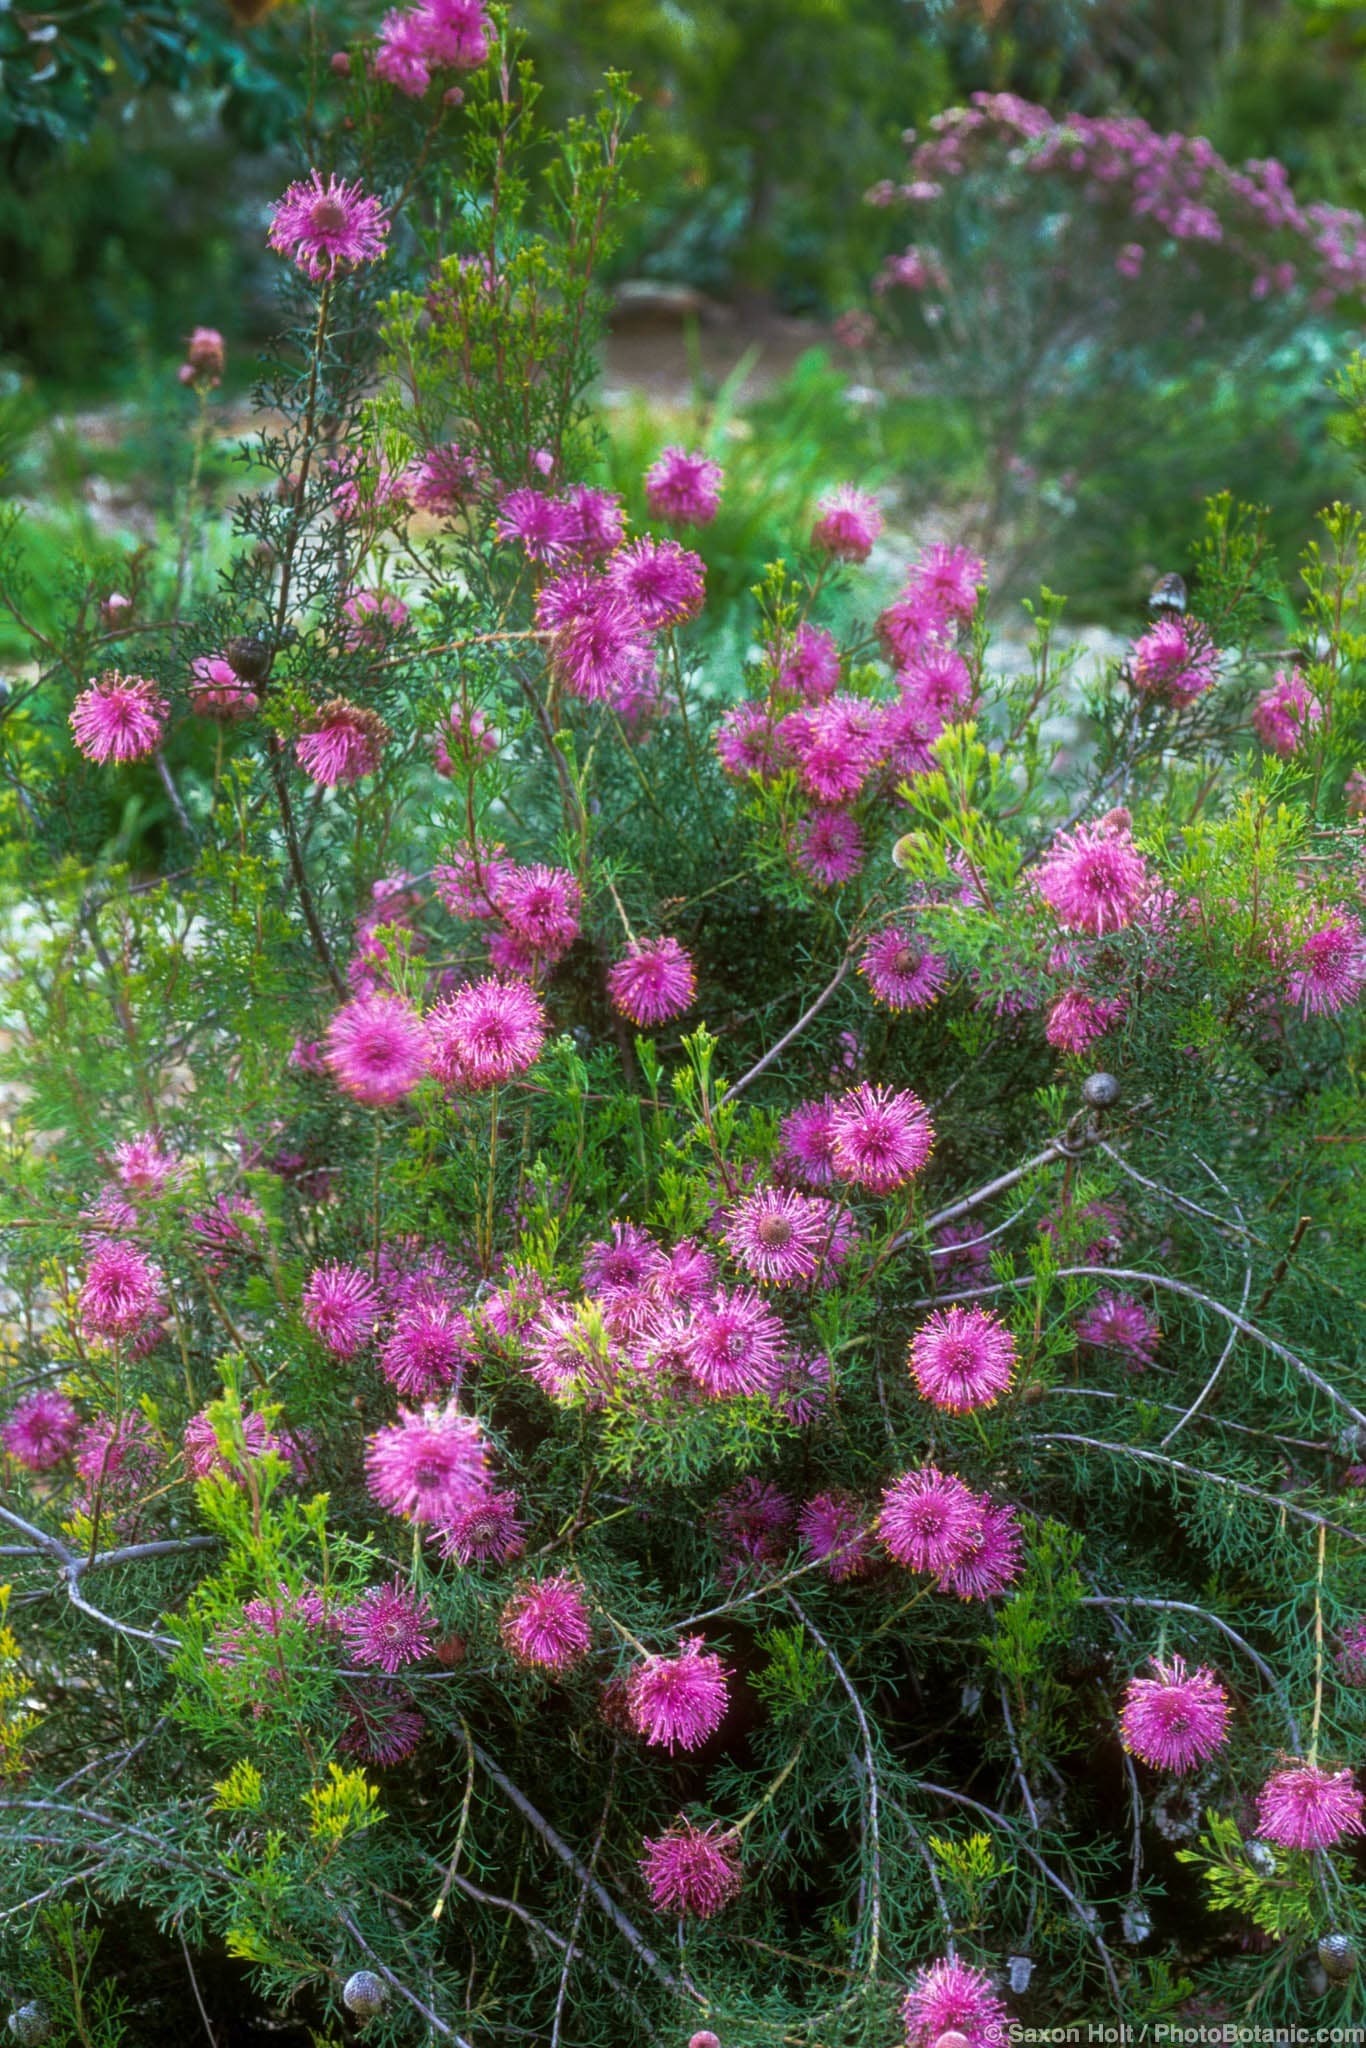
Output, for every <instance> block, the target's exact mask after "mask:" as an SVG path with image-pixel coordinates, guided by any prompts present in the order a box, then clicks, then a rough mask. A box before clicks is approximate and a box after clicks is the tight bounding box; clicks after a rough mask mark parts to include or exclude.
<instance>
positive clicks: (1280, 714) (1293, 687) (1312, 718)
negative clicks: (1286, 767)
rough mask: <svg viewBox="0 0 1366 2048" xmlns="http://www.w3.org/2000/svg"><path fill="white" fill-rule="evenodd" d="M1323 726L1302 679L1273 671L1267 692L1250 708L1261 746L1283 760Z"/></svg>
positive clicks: (1318, 706)
mask: <svg viewBox="0 0 1366 2048" xmlns="http://www.w3.org/2000/svg"><path fill="white" fill-rule="evenodd" d="M1322 723H1323V706H1322V704H1320V702H1319V700H1318V698H1317V697H1316V696H1315V695H1314V693H1313V691H1312V690H1311V689H1310V687H1309V685H1308V683H1306V681H1305V680H1304V677H1303V676H1302V675H1298V674H1297V673H1296V672H1295V671H1294V670H1291V671H1290V672H1289V673H1287V671H1286V670H1285V669H1283V668H1278V669H1277V671H1276V676H1275V680H1274V682H1273V683H1272V685H1271V688H1270V689H1269V690H1263V691H1262V694H1261V696H1260V697H1259V698H1258V699H1257V702H1256V703H1255V704H1254V705H1253V707H1252V724H1253V729H1254V730H1255V732H1256V734H1257V737H1258V739H1259V740H1260V741H1261V743H1262V745H1263V746H1264V747H1266V748H1268V749H1269V750H1270V752H1271V753H1273V754H1279V755H1280V756H1281V758H1282V759H1283V760H1285V759H1288V758H1289V757H1290V755H1292V754H1298V752H1299V750H1300V748H1301V747H1302V746H1303V745H1304V743H1305V740H1306V739H1307V738H1308V736H1309V734H1310V732H1311V731H1312V730H1313V728H1314V727H1315V726H1316V725H1321V724H1322Z"/></svg>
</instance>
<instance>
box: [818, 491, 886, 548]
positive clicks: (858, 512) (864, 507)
mask: <svg viewBox="0 0 1366 2048" xmlns="http://www.w3.org/2000/svg"><path fill="white" fill-rule="evenodd" d="M881 532H882V513H881V511H880V509H879V507H878V502H877V499H876V498H872V497H869V495H868V493H867V492H866V491H856V490H855V489H854V488H853V486H852V484H841V485H840V486H839V488H838V490H834V491H831V492H830V494H829V496H828V497H824V498H822V499H821V500H820V503H819V504H818V505H817V507H816V523H815V525H814V526H813V527H812V529H811V545H812V547H813V548H818V549H819V550H820V552H821V554H823V555H829V556H830V557H831V558H832V559H833V560H834V561H836V562H866V561H867V559H868V557H869V555H871V554H872V552H873V548H874V546H875V544H876V542H877V538H878V536H879V534H880V533H881Z"/></svg>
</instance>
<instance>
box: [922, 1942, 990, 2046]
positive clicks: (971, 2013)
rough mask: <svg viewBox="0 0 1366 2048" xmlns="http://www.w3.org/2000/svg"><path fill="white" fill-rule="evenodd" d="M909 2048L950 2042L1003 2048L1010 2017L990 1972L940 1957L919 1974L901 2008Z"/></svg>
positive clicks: (949, 1958) (957, 2044)
mask: <svg viewBox="0 0 1366 2048" xmlns="http://www.w3.org/2000/svg"><path fill="white" fill-rule="evenodd" d="M901 2016H902V2018H903V2020H904V2021H905V2023H906V2048H936V2044H937V2043H938V2042H940V2041H941V2040H944V2039H945V2037H947V2039H948V2040H949V2041H951V2042H952V2044H953V2048H959V2043H960V2042H961V2043H962V2048H1004V2044H1005V2042H1006V2041H1007V2040H1008V2038H1009V2035H1008V2032H1007V2029H1008V2027H1009V2024H1010V2015H1009V2013H1008V2012H1007V2011H1006V2009H1005V2006H1004V2005H1003V2004H1002V2002H1001V2000H1000V1998H999V1997H998V1996H997V1994H996V1992H995V1991H994V1990H993V1989H992V1984H991V1979H990V1977H988V1975H987V1973H986V1971H985V1970H977V1969H974V1968H973V1966H972V1965H971V1964H970V1963H960V1962H959V1961H958V1960H957V1958H956V1957H947V1956H946V1957H941V1958H940V1960H939V1961H938V1962H935V1963H931V1964H930V1965H929V1966H928V1967H927V1968H926V1969H922V1970H917V1971H916V1973H915V1978H914V1981H913V1982H912V1984H911V1988H910V1990H909V1991H908V1992H907V1994H906V2002H905V2004H904V2005H903V2006H902V2008H901Z"/></svg>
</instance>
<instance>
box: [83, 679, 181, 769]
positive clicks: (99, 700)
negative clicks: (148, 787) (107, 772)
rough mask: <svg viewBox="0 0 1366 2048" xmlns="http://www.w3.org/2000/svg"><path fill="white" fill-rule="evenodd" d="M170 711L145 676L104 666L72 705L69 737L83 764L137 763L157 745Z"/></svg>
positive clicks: (168, 706) (156, 689)
mask: <svg viewBox="0 0 1366 2048" xmlns="http://www.w3.org/2000/svg"><path fill="white" fill-rule="evenodd" d="M170 708H171V707H170V705H169V704H168V703H167V702H166V699H165V698H164V697H163V696H162V694H161V692H160V690H158V688H157V686H156V684H155V683H149V682H148V680H147V678H146V677H145V676H125V675H121V674H120V673H119V671H118V669H116V668H107V669H106V670H105V671H104V673H103V675H101V676H99V677H97V678H96V680H95V681H94V682H93V683H91V685H90V687H89V688H88V689H86V690H82V692H81V694H80V696H79V697H78V698H77V699H76V702H75V703H74V704H73V706H72V707H71V719H70V725H71V736H72V738H73V739H74V740H75V742H76V746H77V748H78V749H79V751H80V752H81V753H82V754H84V755H85V758H86V760H87V761H97V762H99V763H100V764H101V765H103V764H104V763H105V762H106V761H114V762H123V761H141V760H144V759H145V758H146V756H147V755H148V754H154V753H155V752H156V750H157V748H158V747H159V746H160V745H161V739H162V734H163V733H164V732H165V730H166V718H167V714H168V713H169V711H170Z"/></svg>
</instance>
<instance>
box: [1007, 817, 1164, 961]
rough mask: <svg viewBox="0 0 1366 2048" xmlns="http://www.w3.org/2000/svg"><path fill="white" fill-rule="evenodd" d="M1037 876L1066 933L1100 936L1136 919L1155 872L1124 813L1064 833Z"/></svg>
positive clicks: (1040, 887)
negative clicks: (1136, 842)
mask: <svg viewBox="0 0 1366 2048" xmlns="http://www.w3.org/2000/svg"><path fill="white" fill-rule="evenodd" d="M1034 880H1035V884H1036V886H1037V888H1038V891H1039V894H1040V895H1041V896H1042V897H1043V899H1044V901H1045V903H1047V904H1049V905H1050V907H1051V908H1052V910H1053V912H1054V914H1055V916H1056V917H1057V920H1058V923H1059V924H1060V925H1061V926H1062V927H1063V929H1064V931H1070V932H1090V933H1091V934H1093V936H1095V937H1099V936H1100V935H1101V934H1103V933H1105V932H1117V931H1119V930H1121V929H1122V928H1123V926H1125V925H1126V924H1129V923H1131V922H1132V920H1133V918H1134V915H1135V913H1136V912H1137V910H1138V908H1139V906H1140V904H1141V903H1142V902H1143V900H1144V898H1145V897H1146V896H1147V895H1148V894H1149V893H1150V891H1151V889H1152V876H1151V874H1150V873H1149V871H1148V866H1147V863H1146V862H1145V860H1144V858H1143V856H1142V854H1141V853H1140V852H1139V851H1138V848H1137V847H1136V846H1135V845H1134V842H1133V839H1132V837H1131V835H1130V831H1129V820H1128V816H1127V814H1126V813H1124V812H1112V813H1111V815H1110V816H1109V817H1108V818H1103V819H1102V820H1101V821H1100V823H1099V824H1096V825H1079V826H1078V827H1077V828H1076V830H1075V831H1073V832H1063V833H1060V834H1059V836H1058V838H1057V839H1056V840H1055V841H1054V843H1053V846H1052V847H1051V849H1050V850H1049V852H1048V853H1047V855H1046V856H1045V857H1044V859H1043V860H1041V861H1040V863H1039V865H1038V867H1037V868H1036V869H1035V871H1034Z"/></svg>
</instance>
